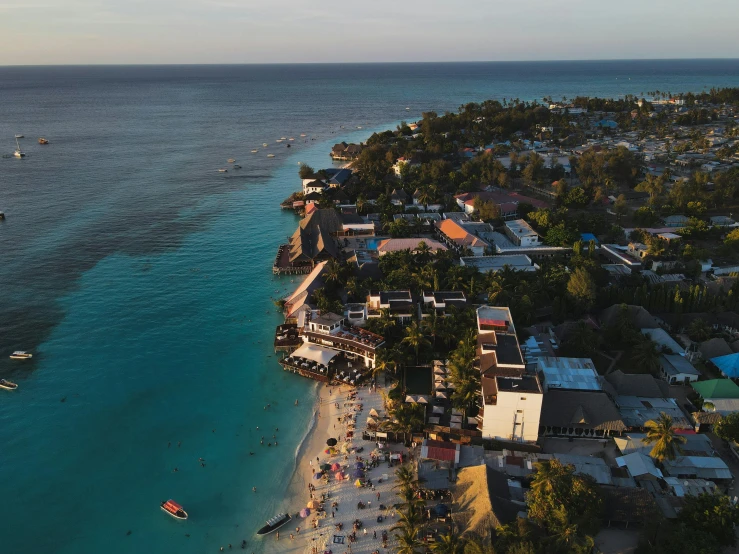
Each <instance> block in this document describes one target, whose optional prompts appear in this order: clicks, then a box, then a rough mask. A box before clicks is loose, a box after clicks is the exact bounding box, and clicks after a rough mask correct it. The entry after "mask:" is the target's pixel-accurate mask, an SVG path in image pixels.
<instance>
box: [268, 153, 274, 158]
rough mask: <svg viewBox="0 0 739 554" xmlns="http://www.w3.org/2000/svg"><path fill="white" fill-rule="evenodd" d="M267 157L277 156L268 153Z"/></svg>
mask: <svg viewBox="0 0 739 554" xmlns="http://www.w3.org/2000/svg"><path fill="white" fill-rule="evenodd" d="M267 157H268V158H274V157H275V155H274V154H267Z"/></svg>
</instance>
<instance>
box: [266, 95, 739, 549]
mask: <svg viewBox="0 0 739 554" xmlns="http://www.w3.org/2000/svg"><path fill="white" fill-rule="evenodd" d="M331 158H332V159H333V160H341V161H342V162H344V163H345V164H346V165H342V167H338V168H337V167H329V168H327V169H321V170H315V169H313V168H311V167H308V166H305V165H304V166H302V167H301V169H300V172H299V173H300V175H299V177H300V179H299V181H297V183H296V188H297V189H299V190H298V191H297V192H296V193H294V194H293V195H291V196H290V197H289V198H288V199H286V200H285V201H284V202H283V203H282V207H283V208H284V209H286V210H292V211H294V212H295V214H296V215H297V216H298V218H299V219H298V220H297V222H296V230H295V233H294V234H293V235H292V236H291V237H290V238H289V241H288V242H287V243H286V244H283V245H281V246H280V247H279V249H278V252H277V254H276V257H275V262H274V266H273V271H274V273H275V274H300V275H301V277H300V279H301V283H300V284H299V286H298V287H297V288H296V290H295V291H294V292H292V293H291V294H289V295H288V296H286V297H285V298H282V299H278V300H277V304H278V305H279V308H280V310H282V313H283V315H284V323H283V324H281V325H279V326H278V327H277V328H276V330H275V340H274V349H275V352H279V353H280V358H279V367H281V368H282V369H283V370H284V371H286V372H291V373H294V374H296V378H298V377H303V378H308V379H312V380H315V381H318V382H319V383H321V385H320V387H319V394H320V398H321V400H320V402H319V404H318V406H317V414H319V415H320V417H319V419H318V423H317V425H316V429H315V431H314V433H313V436H312V438H311V441H310V445H309V446H308V447H307V448H306V449H305V453H304V455H303V456H302V457H301V458H300V459H299V462H298V464H299V465H298V470H297V475H296V477H295V480H296V481H295V483H296V485H295V486H296V487H299V490H301V491H302V492H301V493H302V495H303V496H304V498H303V499H304V500H305V502H304V505H301V506H293V507H292V508H291V509H292V510H293V512H294V513H292V515H293V516H294V519H295V521H294V522H293V523H291V524H290V526H288V528H287V529H286V530H285V531H283V532H282V533H281V534H280V537H279V548H277V547H276V546H275V548H276V550H275V551H280V552H287V551H295V552H304V551H305V552H316V553H318V552H332V553H344V552H353V553H358V552H362V553H364V552H366V553H368V554H369V553H376V552H404V553H413V552H417V553H421V552H428V551H433V552H454V553H456V552H480V551H484V550H474V549H475V548H479V549H482V548H485V547H486V546H488V547H490V546H492V547H494V549H495V552H502V553H513V552H515V553H522V552H526V553H535V552H583V553H584V552H594V551H598V552H604V553H610V552H613V553H616V552H634V551H635V549H637V548H640V549H642V550H639V551H644V552H660V553H672V552H675V553H677V552H681V553H684V552H686V550H685V548H686V546H685V545H686V544H689V543H690V541H693V540H698V538H699V542H700V543H701V544H702V545H703V547H704V548H707V549H708V550H703V551H706V552H708V551H710V552H722V551H725V549H726V548H728V547H731V546H732V545H733V544H735V542H736V539H735V536H734V525H735V524H737V523H739V508H737V506H736V505H735V502H734V500H732V499H735V497H736V494H737V491H736V487H735V477H736V475H737V474H738V472H739V432H737V429H739V386H738V385H737V384H736V379H738V378H739V315H737V313H736V310H737V308H738V306H737V295H739V282H738V281H737V279H738V278H739V277H737V275H739V230H738V229H737V227H739V223H736V222H735V221H734V219H733V212H734V211H736V210H737V209H739V90H736V89H725V90H713V91H710V92H704V93H701V94H680V95H665V94H664V93H648V94H645V95H643V96H640V97H630V96H627V97H624V98H619V99H598V98H575V99H571V100H569V101H561V102H559V101H555V100H553V99H545V101H544V102H543V103H539V102H534V103H524V102H518V101H515V102H510V103H508V102H498V101H487V102H484V103H482V104H468V105H465V106H463V107H462V108H460V110H459V112H458V113H449V114H445V115H443V116H439V115H437V114H435V113H433V112H429V113H426V114H424V116H423V118H422V119H421V120H419V121H416V122H402V123H401V124H400V125H399V126H398V128H397V129H395V130H389V131H386V132H384V133H379V134H375V135H373V136H372V137H371V138H370V139H369V140H368V141H367V143H365V144H360V145H352V144H346V143H340V144H337V145H336V146H335V147H334V148H333V150H332V151H331ZM296 490H298V489H296ZM706 510H708V511H712V512H714V513H717V514H721V518H718V519H713V518H710V519H708V520H706V519H705V518H702V517H701V516H700V514H702V513H705V512H706ZM298 528H300V532H299V533H298ZM678 539H679V540H678ZM274 542H275V544H276V543H277V541H276V540H275V541H274ZM270 544H272V543H270ZM465 548H466V550H465ZM491 551H492V550H491ZM689 551H690V552H692V551H693V550H689ZM695 551H696V552H698V550H695Z"/></svg>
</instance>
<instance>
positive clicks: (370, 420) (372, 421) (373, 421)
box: [367, 417, 377, 425]
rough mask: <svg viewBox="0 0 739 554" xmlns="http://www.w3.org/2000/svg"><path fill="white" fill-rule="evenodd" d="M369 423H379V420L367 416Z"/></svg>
mask: <svg viewBox="0 0 739 554" xmlns="http://www.w3.org/2000/svg"><path fill="white" fill-rule="evenodd" d="M367 425H377V421H376V420H375V419H374V418H372V417H368V418H367Z"/></svg>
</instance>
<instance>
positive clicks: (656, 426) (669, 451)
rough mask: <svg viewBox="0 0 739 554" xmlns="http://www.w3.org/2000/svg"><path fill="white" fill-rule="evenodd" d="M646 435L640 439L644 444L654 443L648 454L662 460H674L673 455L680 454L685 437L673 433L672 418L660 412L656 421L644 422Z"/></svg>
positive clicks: (659, 460)
mask: <svg viewBox="0 0 739 554" xmlns="http://www.w3.org/2000/svg"><path fill="white" fill-rule="evenodd" d="M646 427H647V436H646V437H644V438H643V439H642V440H643V441H644V443H645V444H654V446H653V447H652V451H651V452H650V453H649V455H650V456H651V457H652V458H654V459H655V460H657V461H658V462H662V461H664V460H666V459H667V460H674V459H675V456H677V455H678V454H682V451H683V448H682V446H681V445H682V444H684V443H685V442H686V441H687V439H686V438H685V437H684V436H682V435H678V434H677V433H675V430H674V429H673V428H672V418H671V417H670V416H669V415H667V414H666V413H664V412H662V413H661V414H660V415H659V417H658V418H657V421H654V420H651V419H650V420H649V421H647V423H646Z"/></svg>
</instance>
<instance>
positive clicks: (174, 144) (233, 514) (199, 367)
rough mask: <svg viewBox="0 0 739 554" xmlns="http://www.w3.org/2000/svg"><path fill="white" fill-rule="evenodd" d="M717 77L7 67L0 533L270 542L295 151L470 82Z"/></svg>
mask: <svg viewBox="0 0 739 554" xmlns="http://www.w3.org/2000/svg"><path fill="white" fill-rule="evenodd" d="M714 86H739V61H736V60H692V61H640V62H633V61H614V62H546V63H543V62H542V63H537V62H530V63H488V64H484V63H469V64H374V65H271V66H166V67H153V66H144V67H28V68H24V67H13V68H10V67H8V68H0V151H1V152H2V153H3V154H4V155H6V157H3V158H0V210H2V211H5V212H6V214H7V220H6V221H5V222H0V249H1V251H2V254H3V256H2V263H1V264H0V376H3V377H7V378H10V379H12V380H14V381H16V382H18V383H19V385H20V388H19V390H17V391H15V392H7V391H0V444H1V445H2V448H1V449H0V475H3V478H4V479H3V494H2V496H0V498H2V500H0V522H2V525H1V526H0V551H2V552H13V553H15V552H27V553H36V552H58V553H72V552H74V553H76V554H87V553H93V552H100V551H105V552H109V553H116V552H133V551H141V552H154V551H170V552H181V553H189V552H208V551H213V552H216V551H217V549H218V547H219V546H220V545H225V544H227V543H233V544H237V543H240V541H241V539H242V538H247V539H248V540H249V542H250V545H249V549H250V551H251V550H253V551H255V552H259V551H260V549H259V545H258V544H257V543H255V542H254V541H253V540H252V536H253V531H254V529H255V528H256V527H258V524H259V522H260V521H261V520H263V519H265V518H266V517H268V516H270V515H272V514H273V513H274V512H275V511H276V510H277V509H278V508H280V507H282V502H283V500H282V498H283V495H284V492H285V489H286V487H287V481H288V478H289V476H290V473H291V471H292V468H293V464H294V455H295V450H296V447H297V445H298V443H299V441H300V439H301V437H302V436H303V435H304V433H305V430H306V429H307V427H308V425H309V420H310V415H311V408H310V405H309V399H310V397H311V395H313V394H314V390H315V389H314V387H312V386H311V384H310V383H308V382H306V381H303V380H301V379H300V378H297V377H294V376H292V375H285V374H284V373H283V372H282V371H280V369H279V366H277V364H276V363H275V362H274V358H275V356H274V354H273V353H272V349H271V341H272V334H273V330H274V326H275V325H276V324H277V323H279V315H278V314H277V313H276V311H275V310H274V308H273V305H272V300H271V299H272V298H273V297H277V296H279V295H282V294H284V293H285V292H286V291H287V290H288V289H289V288H290V287H294V286H296V283H293V282H291V279H290V278H283V279H277V278H274V277H273V276H272V274H271V271H270V266H271V264H272V260H273V256H274V253H275V250H276V247H277V245H278V244H280V243H281V242H284V240H285V237H286V236H287V235H289V234H290V233H291V232H292V231H293V230H294V227H295V225H296V222H297V221H296V219H295V217H294V216H293V215H291V214H288V213H282V212H280V210H279V206H278V203H279V201H280V200H282V199H283V198H284V197H286V196H287V195H288V194H289V193H290V192H291V191H293V190H295V189H296V188H297V187H298V186H299V181H298V179H297V174H296V171H297V168H298V165H297V164H298V162H299V161H303V162H308V163H310V164H311V165H313V166H314V167H320V166H324V165H327V164H328V163H329V158H328V150H329V148H330V146H331V145H332V144H333V143H334V142H338V141H339V140H341V139H345V140H354V141H358V140H362V139H364V138H366V136H367V135H368V134H369V132H371V130H373V129H383V128H387V127H391V126H394V125H396V124H397V123H398V122H399V121H400V120H401V119H413V118H416V117H418V116H419V115H420V113H421V112H422V111H426V110H431V109H433V110H436V111H438V112H443V111H445V110H454V109H456V108H457V107H458V106H459V105H460V104H462V103H465V102H469V101H479V100H484V99H487V98H498V99H502V98H503V97H506V98H512V97H517V98H521V99H540V98H542V97H543V96H552V97H555V98H558V97H562V96H567V97H573V96H575V95H589V96H596V95H598V96H618V95H622V94H626V93H632V94H639V93H641V92H647V91H651V90H655V89H659V90H663V91H672V92H678V91H687V90H690V91H700V90H703V89H704V88H710V87H714ZM406 106H407V107H410V108H411V109H410V111H406V110H405V108H406ZM342 126H343V128H342ZM358 126H361V127H363V128H362V129H361V130H360V129H357V127H358ZM15 133H23V134H24V135H25V136H26V138H25V139H24V140H23V141H22V146H23V149H24V150H25V151H26V152H27V154H28V156H27V157H26V158H25V159H23V160H16V159H12V158H9V157H7V155H9V154H11V153H12V150H13V148H14V140H13V135H14V134H15ZM300 133H307V134H308V135H309V137H308V138H309V139H311V140H307V141H305V142H303V139H300V137H299V135H300ZM39 136H45V137H47V138H48V139H49V140H50V142H51V144H49V145H48V146H40V145H38V144H37V143H36V138H37V137H39ZM283 136H284V137H295V139H296V141H295V142H294V143H293V144H294V147H293V148H290V149H289V150H288V149H287V148H285V146H284V145H281V144H278V143H276V142H275V140H276V139H278V138H280V137H283ZM265 142H266V143H268V144H269V146H268V148H266V149H264V148H263V147H262V143H265ZM253 148H258V149H259V153H258V154H251V153H250V151H251V149H253ZM267 152H273V153H275V154H276V157H275V158H274V159H268V158H267V157H266V153H267ZM230 157H233V158H236V159H237V161H238V163H240V164H241V165H242V166H243V168H242V169H241V170H238V171H229V173H227V174H225V175H223V174H219V173H217V172H216V170H217V169H218V168H219V167H227V165H228V164H227V163H226V159H227V158H230ZM15 349H28V350H33V351H34V359H33V360H32V361H30V362H26V363H22V362H15V363H13V362H11V361H10V360H8V358H7V355H8V354H9V353H10V352H11V351H12V350H15ZM296 398H301V399H303V400H304V401H303V402H301V404H300V406H298V407H295V406H294V405H293V404H294V400H295V399H296ZM267 403H270V404H271V410H269V411H266V410H264V406H265V405H266V404H267ZM256 426H260V430H259V431H257V429H256ZM274 427H279V429H280V430H279V432H278V433H277V434H278V440H279V443H280V444H279V446H278V447H277V448H274V447H272V448H266V447H260V445H259V437H260V436H261V435H262V434H264V435H268V439H269V438H271V435H272V433H273V431H272V428H274ZM180 441H181V443H182V444H181V446H178V445H177V443H178V442H180ZM168 443H171V444H170V446H169V447H168ZM250 451H253V452H255V453H256V454H255V455H254V456H250V455H249V452H250ZM199 457H203V458H205V463H206V467H201V466H200V464H199V462H198V458H199ZM175 467H176V468H178V470H179V471H177V472H173V471H172V470H173V469H174V468H175ZM254 485H257V486H258V487H259V491H258V493H257V494H256V495H254V494H253V493H252V492H251V487H252V486H254ZM170 497H172V498H175V499H177V500H178V501H180V502H181V503H182V504H184V505H185V507H186V509H187V510H188V511H189V512H190V515H191V518H190V520H189V521H188V522H186V523H184V524H182V523H179V522H176V521H174V520H172V519H171V518H167V517H166V516H165V515H164V514H162V513H161V512H160V511H159V509H158V507H157V503H158V502H160V501H161V500H163V499H165V498H170ZM129 530H130V531H131V534H130V535H127V532H128V531H129ZM186 534H189V535H190V536H189V537H186V536H185V535H186Z"/></svg>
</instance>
